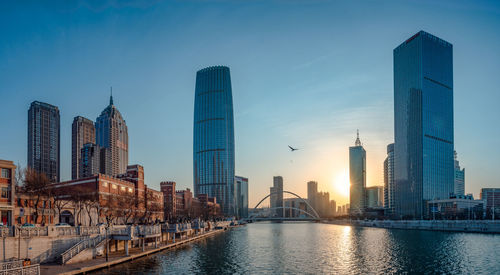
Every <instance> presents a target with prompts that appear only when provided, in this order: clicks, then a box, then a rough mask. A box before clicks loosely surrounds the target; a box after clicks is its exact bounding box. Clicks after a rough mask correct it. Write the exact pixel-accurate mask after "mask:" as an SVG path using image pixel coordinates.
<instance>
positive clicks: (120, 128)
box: [95, 95, 128, 176]
mask: <svg viewBox="0 0 500 275" xmlns="http://www.w3.org/2000/svg"><path fill="white" fill-rule="evenodd" d="M95 130H96V143H97V145H99V147H101V148H108V149H109V154H105V156H106V158H107V160H106V162H109V163H110V164H111V169H110V171H111V175H112V176H116V175H118V174H123V173H125V172H126V171H127V165H128V130H127V124H126V123H125V120H124V119H123V117H122V115H121V114H120V112H119V111H118V109H117V108H116V107H115V105H113V96H112V95H111V96H110V98H109V105H108V107H106V109H104V110H103V111H102V112H101V115H100V116H99V117H98V118H97V120H96V122H95Z"/></svg>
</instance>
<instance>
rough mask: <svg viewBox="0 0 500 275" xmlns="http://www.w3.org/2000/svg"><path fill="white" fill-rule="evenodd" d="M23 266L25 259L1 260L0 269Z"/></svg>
mask: <svg viewBox="0 0 500 275" xmlns="http://www.w3.org/2000/svg"><path fill="white" fill-rule="evenodd" d="M21 266H23V260H12V261H5V262H0V270H7V269H13V268H18V267H21Z"/></svg>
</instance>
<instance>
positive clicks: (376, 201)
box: [366, 186, 384, 208]
mask: <svg viewBox="0 0 500 275" xmlns="http://www.w3.org/2000/svg"><path fill="white" fill-rule="evenodd" d="M383 206H384V187H382V186H370V187H366V207H369V208H379V207H383Z"/></svg>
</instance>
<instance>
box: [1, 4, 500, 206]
mask: <svg viewBox="0 0 500 275" xmlns="http://www.w3.org/2000/svg"><path fill="white" fill-rule="evenodd" d="M420 30H424V31H427V32H429V33H431V34H433V35H436V36H438V37H440V38H442V39H444V40H446V41H448V42H450V43H452V44H453V62H454V64H453V67H454V127H455V149H456V150H457V152H458V158H459V160H460V164H461V165H462V166H463V167H465V169H466V172H465V175H466V176H465V177H466V184H465V186H466V187H465V190H466V193H473V194H474V196H475V197H479V192H480V189H481V188H482V187H500V180H499V177H498V176H497V175H496V174H495V172H494V171H495V169H498V167H499V166H500V161H499V158H498V156H499V153H500V149H499V146H498V140H499V138H498V137H499V136H500V127H499V122H498V120H499V119H500V108H499V107H498V102H500V77H499V72H500V51H499V49H500V31H499V30H500V4H499V3H498V2H495V1H320V0H318V1H316V0H304V1H301V0H290V1H284V0H282V1H251V0H250V1H224V0H218V1H208V0H207V1H32V2H30V1H23V4H21V3H20V2H18V1H8V2H7V1H3V2H1V3H0V34H1V35H0V118H1V120H0V121H1V122H0V125H1V129H2V130H1V131H0V159H7V160H12V161H14V162H15V163H19V164H20V165H21V166H23V167H25V166H26V162H27V159H26V155H27V112H28V108H29V105H30V103H31V102H32V101H34V100H39V101H43V102H47V103H50V104H53V105H56V106H58V107H59V110H60V115H61V179H62V180H69V179H70V178H71V123H72V121H73V117H75V116H77V115H81V116H85V117H87V118H89V119H91V120H94V121H95V119H96V118H97V117H98V116H99V114H100V113H101V111H102V110H103V109H104V108H105V107H106V106H107V105H108V102H109V90H110V87H111V86H112V87H113V97H114V104H115V106H117V108H118V109H119V110H120V112H121V114H122V115H123V117H124V119H125V120H126V123H127V126H128V134H129V162H130V163H131V164H136V163H137V164H141V165H143V166H144V169H145V177H146V178H145V180H146V184H147V185H148V186H149V187H152V188H156V189H159V184H160V182H161V181H164V180H174V181H176V182H177V184H178V186H179V188H192V185H193V170H192V169H193V160H192V150H193V145H192V142H193V108H194V88H195V76H196V71H197V70H200V69H202V68H204V67H207V66H212V65H226V66H229V67H230V69H231V80H232V90H233V102H234V116H235V152H236V155H235V156H236V174H237V175H240V176H245V177H248V178H249V192H250V207H253V206H254V205H255V204H256V203H257V202H258V201H259V200H260V199H261V198H262V197H264V196H265V195H267V194H268V192H269V187H270V186H271V185H272V179H273V176H276V175H280V176H283V178H284V189H285V190H289V191H292V192H295V193H298V194H299V195H301V196H304V197H306V196H307V187H306V183H307V181H310V180H315V181H318V187H319V189H320V190H322V191H328V192H330V198H331V199H335V200H336V201H337V204H338V205H341V204H345V203H348V196H347V195H348V192H347V190H348V165H349V164H348V161H349V154H348V150H349V146H352V145H354V141H355V138H356V130H357V129H359V132H360V139H361V141H362V143H363V145H364V147H365V149H366V151H367V185H368V186H374V185H383V161H384V159H385V157H386V146H387V144H389V143H391V142H393V139H394V126H393V109H394V106H393V104H394V103H393V63H392V62H393V59H392V51H393V49H394V48H396V47H397V46H398V45H399V44H400V43H402V42H403V41H405V40H406V39H407V38H409V37H411V36H412V35H413V34H415V33H416V32H418V31H420ZM287 145H292V146H294V147H298V148H300V150H298V151H295V152H293V153H292V152H290V151H289V150H288V148H287Z"/></svg>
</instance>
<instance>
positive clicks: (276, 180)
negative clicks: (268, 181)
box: [269, 176, 284, 217]
mask: <svg viewBox="0 0 500 275" xmlns="http://www.w3.org/2000/svg"><path fill="white" fill-rule="evenodd" d="M270 194H271V196H270V197H269V198H270V203H271V208H276V209H275V210H274V213H275V216H276V217H283V213H284V209H283V177H281V176H275V177H273V187H271V188H270Z"/></svg>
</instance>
